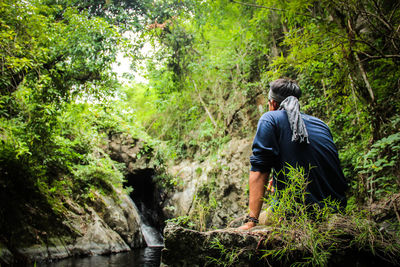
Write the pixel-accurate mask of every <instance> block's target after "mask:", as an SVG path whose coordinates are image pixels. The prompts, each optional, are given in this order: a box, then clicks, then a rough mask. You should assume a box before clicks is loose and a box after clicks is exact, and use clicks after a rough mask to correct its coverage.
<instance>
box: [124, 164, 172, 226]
mask: <svg viewBox="0 0 400 267" xmlns="http://www.w3.org/2000/svg"><path fill="white" fill-rule="evenodd" d="M154 175H155V173H154V170H153V169H143V170H137V171H136V172H135V173H134V174H133V173H130V174H128V176H127V182H126V183H125V186H130V187H132V188H133V191H132V192H131V193H130V197H131V198H132V200H133V202H134V203H135V204H136V206H137V208H138V209H139V211H140V213H141V214H142V216H143V217H144V218H145V219H146V220H147V222H148V223H149V224H150V225H151V226H153V227H155V228H156V229H158V230H159V231H160V232H162V230H163V228H164V220H165V218H164V216H163V213H162V208H161V206H160V203H161V196H160V191H159V189H158V187H157V185H156V184H155V182H154V179H153V177H154Z"/></svg>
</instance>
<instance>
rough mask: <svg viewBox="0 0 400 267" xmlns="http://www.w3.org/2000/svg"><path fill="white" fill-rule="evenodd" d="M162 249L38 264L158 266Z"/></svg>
mask: <svg viewBox="0 0 400 267" xmlns="http://www.w3.org/2000/svg"><path fill="white" fill-rule="evenodd" d="M161 249H162V247H147V248H142V249H133V250H131V251H129V252H122V253H116V254H111V255H98V256H91V257H82V258H75V257H72V258H67V259H63V260H59V261H54V262H48V263H39V264H37V265H36V266H41V267H102V266H110V267H128V266H146V267H158V266H160V258H161Z"/></svg>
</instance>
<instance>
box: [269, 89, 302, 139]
mask: <svg viewBox="0 0 400 267" xmlns="http://www.w3.org/2000/svg"><path fill="white" fill-rule="evenodd" d="M270 91H271V90H270ZM278 110H286V114H287V116H288V120H289V125H290V129H291V130H292V141H293V142H296V141H299V142H300V143H302V142H306V143H307V144H309V143H310V142H309V140H308V132H307V128H306V125H305V124H304V121H303V118H302V117H301V114H300V104H299V100H298V99H297V97H294V96H289V97H287V98H286V99H285V100H283V101H282V103H281V105H280V106H279V109H278Z"/></svg>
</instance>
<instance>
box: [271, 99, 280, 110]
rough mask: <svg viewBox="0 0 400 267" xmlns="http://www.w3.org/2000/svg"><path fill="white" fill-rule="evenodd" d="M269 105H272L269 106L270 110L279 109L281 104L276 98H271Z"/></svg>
mask: <svg viewBox="0 0 400 267" xmlns="http://www.w3.org/2000/svg"><path fill="white" fill-rule="evenodd" d="M269 107H270V108H269V110H270V111H273V110H278V108H279V104H278V102H276V101H275V100H273V99H271V100H270V101H269Z"/></svg>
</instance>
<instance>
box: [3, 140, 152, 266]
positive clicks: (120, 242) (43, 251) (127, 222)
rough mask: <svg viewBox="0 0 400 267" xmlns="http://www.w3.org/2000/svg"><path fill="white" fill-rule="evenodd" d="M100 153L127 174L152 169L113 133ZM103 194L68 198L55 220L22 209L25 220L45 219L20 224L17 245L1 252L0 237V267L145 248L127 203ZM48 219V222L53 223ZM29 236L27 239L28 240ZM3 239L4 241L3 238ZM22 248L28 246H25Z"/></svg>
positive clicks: (145, 155) (143, 150)
mask: <svg viewBox="0 0 400 267" xmlns="http://www.w3.org/2000/svg"><path fill="white" fill-rule="evenodd" d="M106 143H107V145H106V146H105V147H103V149H104V151H105V152H106V153H107V154H109V155H110V157H111V158H112V159H114V160H116V161H118V162H121V163H125V165H126V167H127V171H128V174H135V173H137V172H140V171H142V170H143V169H149V168H150V169H151V168H153V165H152V161H151V156H150V154H151V151H150V150H151V149H148V148H147V147H146V145H145V143H144V142H143V141H139V140H136V139H134V138H132V137H130V136H128V135H122V134H116V135H113V136H110V137H109V139H108V140H106ZM111 191H112V192H111V193H110V194H108V195H105V194H104V193H101V192H99V191H96V190H92V191H91V194H92V195H91V197H90V199H88V200H85V201H77V200H76V199H72V196H71V197H69V198H64V199H61V200H60V201H62V202H63V205H62V207H63V208H62V210H61V214H60V215H59V216H55V215H50V213H51V211H49V210H45V209H44V208H43V207H41V206H40V205H38V204H30V203H26V204H24V205H25V206H26V207H25V206H24V209H26V210H27V211H31V213H32V214H31V215H32V216H31V217H33V218H35V216H38V214H43V215H45V217H43V218H45V219H41V220H42V221H49V223H42V222H41V223H36V226H33V225H32V222H30V221H29V220H27V221H26V222H23V223H21V225H22V227H23V228H24V229H20V230H18V231H19V232H20V233H23V236H22V235H21V237H19V238H18V237H14V240H20V241H18V243H19V244H21V245H18V244H16V245H15V244H14V245H13V247H7V244H5V243H3V242H2V241H3V238H1V236H0V265H3V264H5V265H8V264H12V263H17V264H22V265H25V264H28V263H30V262H34V261H44V260H54V259H62V258H66V257H70V256H83V255H96V254H109V253H116V252H122V251H129V250H130V249H131V248H138V247H145V246H146V243H145V241H144V238H143V234H142V231H141V228H140V225H141V218H140V216H139V211H138V208H137V207H136V205H135V204H134V202H133V201H132V199H131V198H130V197H129V196H128V195H127V194H126V192H123V191H122V190H121V189H118V188H114V187H113V188H112V190H111ZM53 220H54V221H53ZM28 237H29V238H28ZM4 240H6V239H4ZM27 244H28V245H27Z"/></svg>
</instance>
